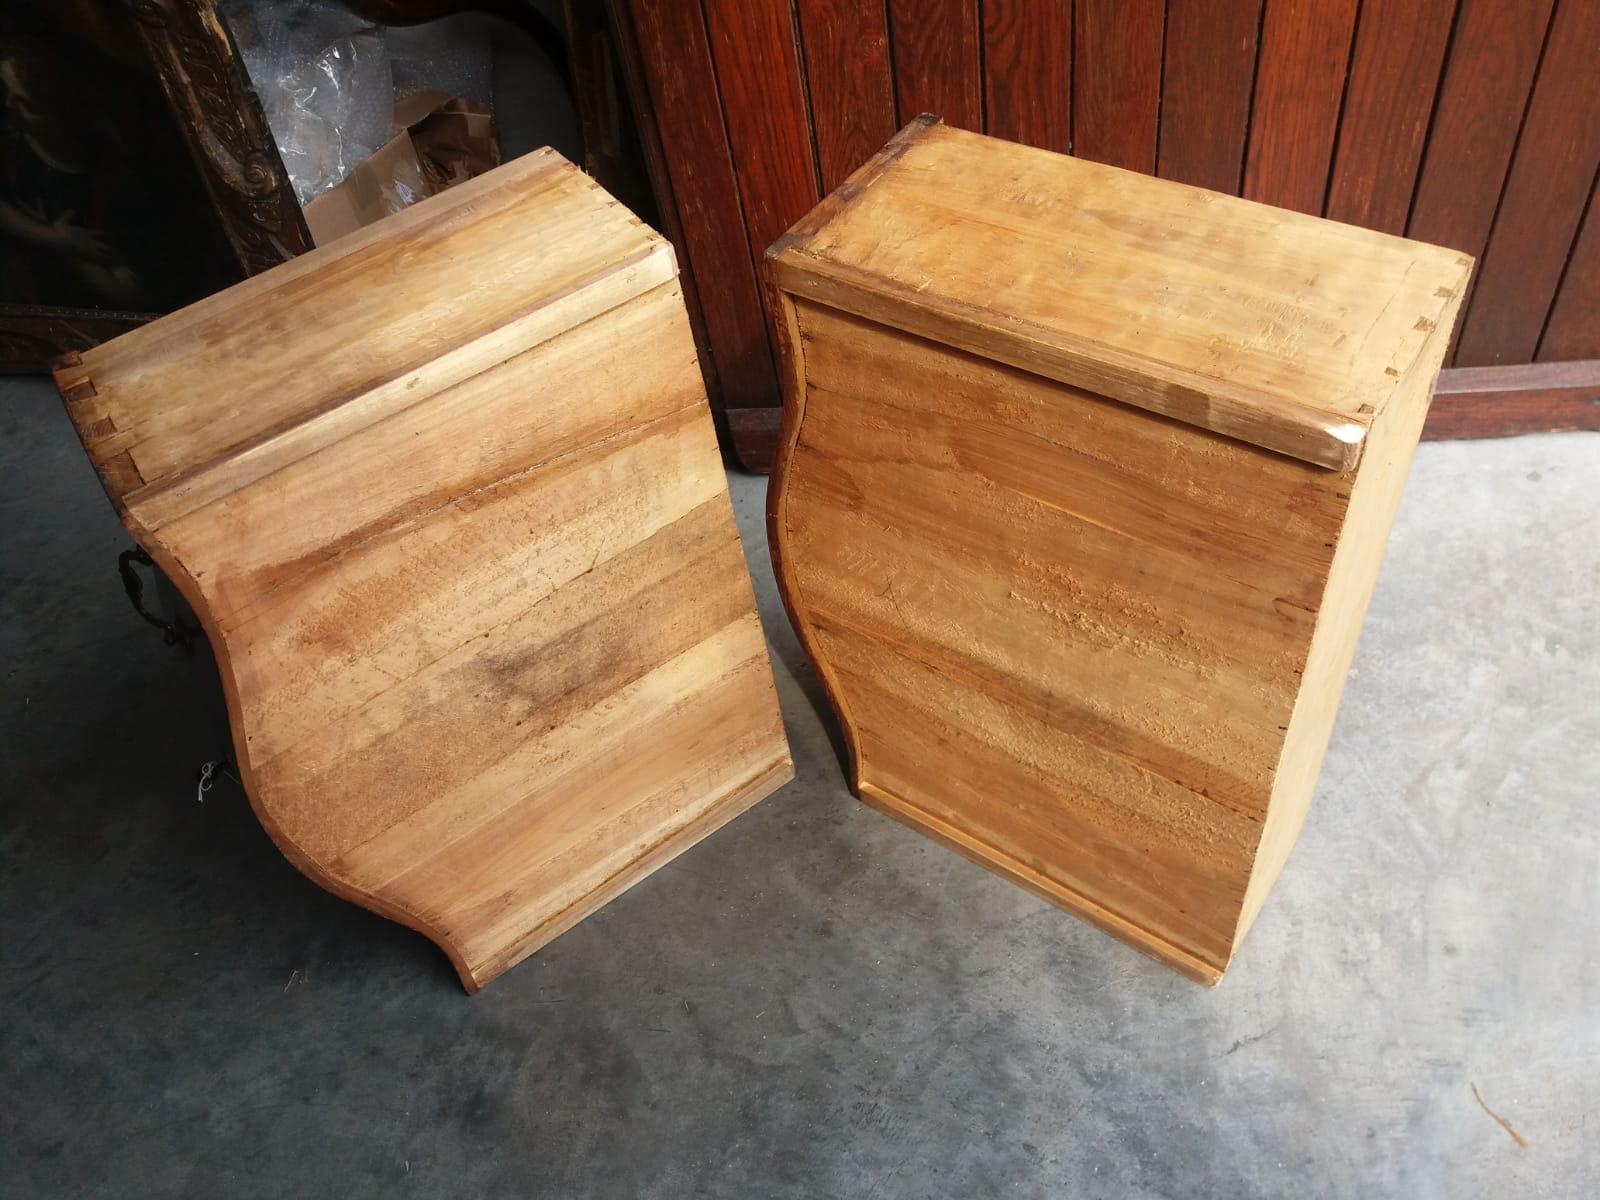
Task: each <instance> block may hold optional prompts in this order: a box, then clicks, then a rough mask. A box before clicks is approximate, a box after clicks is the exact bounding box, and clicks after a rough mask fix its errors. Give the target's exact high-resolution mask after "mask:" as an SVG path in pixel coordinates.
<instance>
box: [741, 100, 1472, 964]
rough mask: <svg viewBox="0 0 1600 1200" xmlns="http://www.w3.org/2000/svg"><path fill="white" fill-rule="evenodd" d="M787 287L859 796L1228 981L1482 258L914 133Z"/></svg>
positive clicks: (1301, 786) (929, 129)
mask: <svg viewBox="0 0 1600 1200" xmlns="http://www.w3.org/2000/svg"><path fill="white" fill-rule="evenodd" d="M769 265H770V269H771V272H772V275H773V278H774V281H775V283H776V284H777V286H778V287H779V289H780V290H781V293H782V296H781V299H782V304H781V309H782V316H783V324H782V325H781V326H780V329H779V334H780V343H781V344H782V346H783V349H784V356H785V361H786V365H787V376H788V377H787V380H786V387H787V394H786V400H785V408H784V426H783V432H782V437H781V439H780V444H779V458H778V462H777V466H776V469H775V473H774V478H773V486H772V489H771V492H770V507H769V514H768V515H769V524H770V542H771V545H772V547H773V556H774V563H775V566H776V569H777V575H778V582H779V587H780V590H781V592H782V594H783V596H784V600H785V603H786V604H787V606H788V608H789V613H790V616H791V618H792V619H793V621H794V624H795V627H796V629H797V630H798V631H799V633H800V637H801V640H802V642H803V644H804V645H805V647H806V649H807V651H808V653H809V654H810V655H811V656H812V659H813V660H814V662H815V663H816V666H817V669H818V673H819V674H820V676H821V677H822V679H823V681H824V683H825V685H826V687H827V690H828V693H829V696H830V698H831V700H832V702H833V704H834V706H835V708H836V709H837V711H838V713H839V716H840V720H841V724H842V725H843V727H844V729H845V733H846V740H847V742H848V744H849V746H850V750H851V755H852V759H853V777H854V780H853V781H854V786H855V788H856V790H857V792H858V794H859V795H860V796H862V797H863V798H864V799H866V800H868V801H869V802H871V803H873V804H875V805H877V806H879V807H881V808H883V809H884V810H886V811H888V812H890V813H892V814H893V815H895V816H897V817H900V818H901V819H903V820H906V821H907V822H909V823H910V824H912V825H914V826H916V827H917V828H920V829H922V830H924V831H926V832H928V833H931V834H933V835H934V836H936V837H938V838H940V839H941V840H943V841H945V842H947V843H949V844H951V845H953V846H954V847H956V848H957V849H959V850H961V851H963V852H965V853H967V854H969V855H971V856H972V857H974V858H976V859H977V860H978V861H980V862H982V863H984V864H986V865H988V866H990V867H991V868H993V869H995V870H997V871H999V872H1001V873H1002V874H1004V875H1006V876H1008V877H1009V878H1011V879H1013V880H1015V881H1017V882H1019V883H1021V884H1023V885H1025V886H1027V887H1029V888H1031V889H1033V890H1035V891H1036V892H1038V893H1040V894H1041V895H1043V896H1045V897H1046V898H1048V899H1050V900H1052V901H1054V902H1056V903H1058V904H1060V905H1062V906H1063V907H1065V908H1067V909H1069V910H1071V911H1073V912H1076V913H1078V914H1080V915H1082V916H1084V917H1086V918H1088V919H1089V920H1091V921H1093V922H1095V923H1097V924H1099V925H1100V926H1102V927H1103V928H1105V929H1107V930H1109V931H1110V932H1112V933H1115V934H1117V935H1118V936H1120V937H1123V938H1125V939H1126V940H1128V941H1130V942H1132V943H1133V944H1134V945H1136V946H1139V947H1140V948H1142V949H1144V950H1146V951H1148V952H1150V953H1152V954H1154V955H1156V956H1158V957H1159V958H1161V959H1163V960H1164V961H1166V962H1168V963H1170V964H1171V965H1173V966H1175V967H1177V968H1178V969H1180V970H1182V971H1184V972H1185V973H1187V974H1189V975H1191V976H1193V977H1194V978H1197V979H1200V980H1204V981H1207V982H1214V981H1215V980H1216V979H1218V978H1219V977H1220V976H1221V974H1222V972H1223V970H1224V969H1225V968H1226V966H1227V964H1228V962H1229V960H1230V959H1231V957H1232V956H1233V954H1234V952H1235V950H1236V949H1237V948H1238V945H1239V941H1240V939H1241V938H1242V937H1243V935H1244V932H1245V930H1246V929H1247V928H1248V927H1249V924H1250V922H1251V920H1252V919H1253V918H1254V916H1255V914H1256V912H1257V911H1258V909H1259V907H1260V904H1261V901H1262V899H1263V898H1264V897H1265V895H1266V892H1267V890H1268V889H1269V888H1270V886H1271V883H1272V881H1273V880H1274V879H1275V878H1276V876H1277V874H1278V872H1279V870H1280V869H1281V868H1282V866H1283V863H1284V860H1285V859H1286V857H1287V856H1288V853H1289V850H1290V848H1291V847H1292V846H1293V844H1294V840H1295V837H1296V835H1297V833H1298V831H1299V828H1300V824H1301V822H1302V820H1303V818H1304V815H1305V812H1306V808H1307V805H1308V804H1309V802H1310V798H1311V794H1312V791H1313V789H1314V786H1315V782H1316V777H1317V772H1318V769H1319V767H1320V764H1321V760H1322V755H1323V751H1324V749H1325V748H1326V746H1327V743H1328V738H1329V735H1330V733H1331V730H1332V725H1333V719H1334V714H1335V712H1336V711H1337V706H1338V699H1339V694H1340V691H1341V689H1342V685H1343V680H1344V677H1345V674H1346V673H1347V671H1348V667H1349V663H1350V659H1351V656H1352V654H1353V653H1354V649H1355V644H1356V637H1357V634H1358V632H1359V630H1360V626H1361V621H1362V616H1363V614H1364V612H1365V609H1366V604H1367V600H1368V597H1369V596H1370V594H1371V590H1372V586H1373V582H1374V580H1375V578H1376V575H1377V570H1378V564H1379V561H1380V559H1381V557H1382V553H1383V547H1384V544H1385V541H1386V539H1387V534H1388V529H1389V525H1390V522H1391V520H1392V517H1393V514H1394V511H1395V507H1396V505H1397V504H1398V502H1399V497H1400V492H1401V488H1402V485H1403V483H1404V480H1405V475H1406V469H1407V465H1408V463H1409V461H1410V457H1411V453H1412V449H1413V448H1414V446H1415V444H1416V441H1417V438H1418V435H1419V432H1420V430H1421V425H1422V421H1423V418H1424V417H1425V415H1426V413H1427V408H1428V400H1429V397H1430V394H1431V391H1432V387H1433V383H1434V379H1435V377H1436V375H1437V372H1438V368H1439V364H1440V361H1441V359H1442V356H1443V353H1444V349H1445V346H1446V344H1447V341H1448V338H1449V332H1450V328H1451V326H1452V324H1453V322H1454V319H1455V316H1456V312H1457V309H1458V307H1459V304H1460V300H1461V295H1462V292H1463V290H1464V288H1465V286H1466V281H1467V276H1468V271H1469V268H1470V265H1471V264H1470V260H1469V259H1467V258H1465V257H1464V256H1462V255H1460V254H1457V253H1455V252H1453V251H1447V250H1443V249H1440V248H1438V247H1433V246H1426V245H1422V244H1419V243H1415V242H1408V241H1404V240H1402V239H1400V238H1396V237H1391V236H1388V235H1384V234H1376V233H1370V232H1367V231H1364V230H1358V229H1354V228H1351V227H1348V226H1343V225H1336V224H1334V223H1331V222H1327V221H1323V220H1321V219H1318V218H1313V217H1306V216H1302V215H1299V214H1296V213H1289V212H1281V211H1278V210H1274V209H1270V208H1267V207H1265V206H1262V205H1258V204H1253V203H1250V202H1247V201H1242V200H1238V199H1234V198H1230V197H1224V196H1219V195H1216V194H1213V193H1208V192H1202V191H1199V190H1198V189H1195V188H1190V187H1186V186H1184V185H1181V184H1176V183H1171V182H1167V181H1162V180H1153V179H1149V178H1146V177H1143V176H1138V175H1134V174H1130V173H1128V172H1124V171H1120V170H1117V169H1114V168H1110V167H1105V166H1101V165H1097V164H1093V163H1088V162H1084V161H1081V160H1078V159H1070V158H1066V157H1063V156H1059V155H1055V154H1051V153H1048V152H1045V151H1040V150H1034V149H1028V148H1024V147H1021V146H1015V145H1011V144H1009V143H1004V142H998V141H995V140H992V139H988V138H983V137H981V136H978V135H974V134H968V133H963V132H961V131H958V130H952V129H949V128H947V127H945V126H942V125H939V124H937V123H933V122H931V121H922V122H918V123H915V124H913V125H912V126H910V127H908V128H907V129H906V130H905V131H903V132H902V133H901V134H900V135H899V136H898V137H897V138H896V139H895V140H894V141H893V142H891V143H890V145H889V146H888V147H887V148H886V149H885V150H884V152H883V153H881V154H880V155H879V156H878V157H877V158H876V159H875V160H873V161H872V162H871V163H869V164H868V165H867V166H866V167H864V168H863V169H862V171H860V172H858V174H857V175H856V176H855V177H853V178H852V179H851V180H850V181H849V182H848V183H847V184H846V185H845V186H844V187H843V188H841V189H840V190H839V191H838V192H836V193H835V194H834V195H833V196H831V197H829V198H828V199H827V200H825V201H824V202H823V204H822V205H821V206H819V208H818V209H817V210H816V211H815V212H814V213H813V214H811V216H810V217H808V218H807V219H806V220H805V221H803V222H802V223H801V224H800V225H798V226H797V227H796V228H795V229H794V230H793V231H791V233H790V234H789V235H788V236H787V237H786V238H785V239H783V240H782V241H780V242H779V243H778V244H777V245H776V246H774V248H773V250H772V252H771V253H770V255H769Z"/></svg>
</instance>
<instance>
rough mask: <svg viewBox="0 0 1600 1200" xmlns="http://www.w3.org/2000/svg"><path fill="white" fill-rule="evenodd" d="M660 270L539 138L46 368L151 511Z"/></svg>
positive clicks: (587, 184)
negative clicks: (427, 194)
mask: <svg viewBox="0 0 1600 1200" xmlns="http://www.w3.org/2000/svg"><path fill="white" fill-rule="evenodd" d="M675 273H676V267H675V264H674V262H673V258H672V251H671V248H670V246H668V244H667V243H666V242H664V241H663V240H662V239H661V238H659V237H658V236H656V235H655V234H654V233H653V232H651V231H650V230H649V229H648V228H646V227H645V226H644V225H643V224H642V223H641V222H640V221H639V220H638V219H637V218H636V217H634V216H633V214H632V213H630V212H628V210H627V209H625V208H624V207H622V206H621V205H620V204H618V203H617V202H616V201H615V200H613V199H612V198H611V197H610V196H609V195H607V194H606V193H605V192H604V191H603V190H601V188H600V187H599V186H598V185H597V184H595V183H594V182H593V181H592V180H590V179H589V177H588V176H586V175H584V174H583V173H582V172H580V171H579V170H578V169H577V168H576V167H574V166H573V165H572V164H571V163H569V162H567V161H566V160H565V159H563V158H562V157H561V156H560V155H559V154H557V153H556V152H555V151H553V150H548V149H546V150H540V151H537V152H535V153H533V154H530V155H527V156H525V157H523V158H520V159H517V160H516V161H514V162H511V163H508V164H506V165H505V166H503V167H501V168H499V169H498V170H496V171H493V172H490V173H489V174H487V175H484V176H481V177H479V178H477V179H474V180H472V181H470V182H468V183H465V184H463V185H461V186H459V187H456V188H452V189H451V190H450V191H448V192H445V193H443V194H441V195H439V196H436V197H433V198H431V199H428V200H424V201H422V202H420V203H418V204H416V205H414V206H412V207H411V208H408V209H406V210H405V211H403V212H401V213H399V214H397V215H396V216H393V217H390V218H388V219H387V220H384V221H382V222H380V223H378V224H376V225H373V226H370V227H368V228H366V229H363V230H360V231H358V232H356V233H354V234H351V235H350V236H348V237H345V238H341V239H340V240H338V241H337V242H334V243H332V244H331V245H329V246H326V247H323V248H321V249H318V250H315V251H313V252H311V253H309V254H306V255H304V256H302V257H300V258H297V259H295V260H293V261H292V262H289V263H286V264H285V265H283V266H281V267H278V268H275V269H274V270H272V271H270V272H267V273H266V274H264V275H260V276H257V277H255V278H253V279H249V280H246V281H245V282H243V283H241V284H238V285H237V286H235V287H232V288H229V289H228V290H227V291H224V292H220V293H218V294H216V295H214V296H210V297H208V298H206V299H204V300H202V301H200V302H199V303H197V304H194V305H191V306H190V307H188V308H186V309H183V310H182V311H180V312H178V313H174V314H173V315H171V316H168V317H166V318H164V319H162V320H161V321H158V322H156V323H154V324H151V325H148V326H145V327H143V328H141V329H138V330H135V331H134V332H132V333H129V334H127V335H125V336H123V337H120V338H117V339H116V340H114V341H111V342H108V343H106V344H105V345H102V346H99V347H97V348H95V349H93V350H89V351H86V352H85V353H84V354H83V355H82V356H81V358H78V357H76V356H69V357H68V358H67V359H66V360H63V361H62V363H61V364H59V365H58V367H57V371H56V377H57V381H58V383H59V384H60V385H61V387H62V390H63V392H64V393H65V394H66V396H67V398H68V404H69V407H70V408H71V409H72V413H73V416H74V419H75V421H76V423H77V425H78V428H79V429H80V431H82V432H83V434H84V441H85V444H86V445H87V446H88V449H89V451H90V454H91V457H93V458H94V460H95V463H96V466H97V467H99V468H100V471H101V476H102V478H103V479H104V480H105V482H106V485H107V490H108V491H110V492H111V494H112V499H113V501H115V502H116V503H118V504H119V506H125V507H128V508H136V507H137V506H138V505H140V504H145V505H147V506H149V508H150V509H151V512H152V513H154V514H157V516H156V517H154V518H153V519H152V522H151V523H152V524H159V523H161V521H163V520H166V519H172V518H174V517H176V516H178V515H181V513H182V511H185V510H187V509H191V508H192V507H194V506H195V505H197V504H201V503H205V502H207V501H209V500H213V499H215V498H217V496H218V495H219V494H226V493H227V492H229V491H231V490H234V489H235V488H237V487H239V486H242V485H243V484H244V483H248V482H250V480H251V479H253V478H259V477H260V476H261V475H262V474H264V473H266V472H267V471H269V470H273V469H276V468H278V467H280V466H282V465H283V462H284V461H285V460H286V459H287V460H292V459H294V458H298V457H301V456H303V455H305V454H307V453H310V452H311V451H313V450H315V449H316V448H318V447H319V446H321V445H325V444H327V443H328V442H330V441H334V440H338V439H339V438H341V437H345V436H348V435H349V434H350V433H351V432H353V431H354V430H356V429H359V428H364V427H365V426H367V425H369V424H371V423H373V422H374V421H377V420H381V419H383V418H384V417H386V416H389V415H392V414H393V413H395V412H397V411H400V410H402V409H404V408H405V407H408V406H409V405H411V404H414V403H416V402H418V401H420V400H422V399H424V398H426V397H427V396H429V395H432V394H435V393H437V392H438V391H439V390H441V389H442V388H444V387H448V386H451V385H452V384H454V383H458V382H460V381H461V380H462V379H464V378H468V377H470V376H472V375H475V374H477V373H478V372H480V371H482V370H483V369H485V368H486V367H488V366H492V365H494V364H495V363H498V362H502V361H504V360H505V359H507V358H509V357H511V356H512V355H514V354H517V353H519V352H521V351H523V350H526V349H528V348H529V347H530V346H533V345H536V344H539V343H541V342H543V341H546V340H548V339H549V338H551V337H553V336H555V335H556V334H558V333H561V332H563V331H564V330H566V329H568V328H571V327H572V326H573V325H575V324H577V323H579V322H581V321H584V320H588V319H590V318H592V317H593V316H595V315H597V314H598V313H599V312H603V311H606V310H607V309H609V308H612V307H615V306H616V305H618V304H621V303H624V302H625V301H627V300H628V299H630V298H631V297H633V296H635V295H638V294H640V293H642V292H644V291H647V290H649V289H650V288H652V287H655V286H658V285H659V284H661V283H664V282H667V281H670V280H671V279H672V278H673V277H674V275H675ZM224 468H226V469H224Z"/></svg>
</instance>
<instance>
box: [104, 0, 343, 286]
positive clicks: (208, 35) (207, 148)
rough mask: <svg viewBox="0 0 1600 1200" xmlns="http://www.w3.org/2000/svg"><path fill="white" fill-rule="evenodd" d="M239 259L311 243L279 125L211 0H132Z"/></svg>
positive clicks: (276, 258) (267, 259) (285, 253)
mask: <svg viewBox="0 0 1600 1200" xmlns="http://www.w3.org/2000/svg"><path fill="white" fill-rule="evenodd" d="M124 2H125V3H126V4H127V7H128V9H129V11H130V12H131V13H132V14H133V17H134V22H135V25H136V27H137V28H138V30H139V35H140V37H141V38H142V39H143V41H144V45H145V49H146V51H147V52H148V53H149V55H150V60H151V65H152V66H153V67H154V69H155V73H156V75H157V77H158V78H159V79H160V80H161V86H162V88H163V89H164V90H165V92H166V95H167V101H168V103H169V104H170V105H171V106H172V111H173V115H174V116H175V117H176V118H177V120H178V125H179V127H180V128H181V129H182V130H183V135H184V139H185V140H186V141H187V142H188V144H189V148H190V150H191V151H192V152H193V154H194V156H195V160H196V162H197V163H198V165H199V167H200V174H201V177H202V178H203V179H204V180H205V184H206V188H207V190H208V191H209V192H210V193H211V198H212V201H213V203H214V204H215V205H216V208H217V213H218V216H219V217H220V218H221V220H222V225H223V229H224V231H225V232H226V234H227V237H228V241H229V243H230V244H231V245H232V246H233V250H234V253H235V254H236V255H237V256H238V258H239V263H240V265H241V266H242V267H243V268H244V270H245V272H246V273H247V274H251V275H254V274H257V273H258V272H261V271H265V270H267V269H268V268H270V267H274V266H276V265H277V264H278V263H281V262H283V261H285V260H286V259H290V258H293V257H295V256H296V255H297V254H303V253H305V252H306V251H307V250H309V249H311V248H312V241H311V234H310V233H309V232H308V231H307V229H306V224H305V218H304V217H303V216H302V215H301V213H300V205H299V202H298V201H297V200H296V199H295V195H294V189H293V188H291V187H290V186H289V180H288V176H287V173H286V172H285V171H284V169H283V163H282V161H281V160H280V159H279V157H278V148H277V145H276V144H275V143H274V142H273V140H272V130H271V129H270V128H269V127H268V125H267V119H266V116H265V115H264V114H263V113H262V111H261V104H260V101H259V100H258V99H257V98H256V95H255V92H254V91H253V90H252V89H251V87H250V82H249V79H248V78H247V76H246V74H245V69H244V64H243V63H242V62H241V61H240V59H239V54H238V51H237V49H236V48H235V47H234V44H233V39H232V37H231V36H229V34H228V30H227V27H226V26H225V25H224V24H223V22H222V18H221V17H220V16H219V15H218V13H217V11H216V6H215V4H214V3H213V2H212V0H124Z"/></svg>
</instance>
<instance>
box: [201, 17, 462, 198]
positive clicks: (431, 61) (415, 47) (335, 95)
mask: <svg viewBox="0 0 1600 1200" xmlns="http://www.w3.org/2000/svg"><path fill="white" fill-rule="evenodd" d="M222 11H223V15H224V16H225V17H226V18H227V21H228V25H229V28H230V29H231V30H232V31H233V34H234V37H235V39H236V40H237V41H238V44H239V53H240V56H241V57H242V58H243V59H244V64H245V69H246V70H247V71H248V72H249V74H250V82H251V84H252V86H253V87H254V88H255V91H256V94H257V95H258V96H259V97H260V99H261V105H262V108H263V109H264V110H265V113H266V117H267V123H268V124H269V125H270V126H271V128H272V136H273V139H274V140H275V141H276V142H277V144H278V153H279V156H280V157H281V158H282V159H283V165H284V168H285V169H286V170H287V171H288V172H289V178H290V181H291V182H292V183H293V185H294V192H295V196H296V197H297V198H298V199H299V201H300V204H301V205H302V206H305V205H306V204H309V203H310V202H311V201H312V200H314V199H316V198H317V197H318V196H321V195H324V194H325V193H327V192H328V191H330V190H331V189H333V188H335V187H337V186H338V185H339V184H341V183H343V182H344V181H345V180H346V179H347V178H348V177H349V176H350V174H351V172H352V171H354V170H355V169H356V167H357V166H359V165H360V164H361V163H362V162H364V161H366V160H368V159H370V158H371V157H372V156H373V155H375V154H377V153H378V152H379V151H380V150H382V149H384V147H385V146H386V145H387V144H388V143H389V142H390V141H391V139H393V137H394V136H395V134H396V132H397V130H396V119H395V117H396V114H395V104H396V102H397V101H398V100H403V99H405V98H407V97H410V96H413V95H416V94H418V93H421V92H426V91H433V92H442V93H446V94H447V95H449V96H456V97H461V98H463V99H468V100H488V99H489V96H490V92H491V87H492V68H491V52H490V47H489V45H488V42H487V41H486V40H484V39H483V38H481V37H471V36H467V37H462V36H460V35H459V34H457V35H454V36H452V35H451V33H450V31H448V30H446V29H444V28H443V27H442V26H441V25H440V24H438V23H430V25H428V26H422V27H415V28H408V29H389V28H385V27H383V26H377V25H371V24H369V23H367V22H366V21H365V20H363V19H362V18H361V17H359V16H357V15H355V14H354V13H352V12H350V11H349V10H347V9H346V8H344V7H343V6H342V5H341V4H338V3H335V2H334V0H223V4H222ZM394 184H395V192H396V194H395V196H394V197H393V200H394V201H396V203H393V204H392V206H391V207H392V210H394V211H398V209H399V208H403V207H404V206H405V204H406V203H407V202H409V196H403V195H402V194H401V193H405V192H409V191H410V186H409V184H408V183H407V182H406V181H405V180H403V179H400V180H396V181H394Z"/></svg>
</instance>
